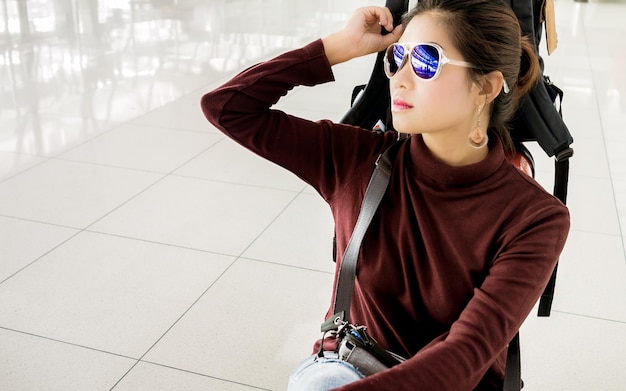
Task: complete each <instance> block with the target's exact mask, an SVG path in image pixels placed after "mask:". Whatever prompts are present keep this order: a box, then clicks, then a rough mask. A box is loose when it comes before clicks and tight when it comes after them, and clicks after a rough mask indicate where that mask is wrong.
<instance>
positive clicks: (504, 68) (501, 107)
mask: <svg viewBox="0 0 626 391" xmlns="http://www.w3.org/2000/svg"><path fill="white" fill-rule="evenodd" d="M424 13H432V14H433V15H435V16H436V17H438V18H440V20H441V22H442V23H444V25H445V26H446V28H447V30H448V33H449V34H450V37H451V39H452V43H453V44H454V46H455V47H456V48H457V49H458V50H459V52H460V53H461V55H462V56H463V57H464V59H465V61H468V62H470V63H472V64H474V65H476V68H468V72H470V75H471V77H472V79H473V80H474V81H478V80H479V78H480V75H485V74H487V73H489V72H493V71H496V70H498V71H500V72H502V74H503V75H504V79H505V80H506V82H507V84H508V85H509V87H510V92H509V93H508V94H505V93H504V92H501V93H500V94H499V95H498V96H497V97H496V99H495V100H494V101H493V108H492V110H491V116H490V118H489V126H490V128H491V129H492V130H493V131H495V132H496V134H498V135H499V136H500V139H501V140H502V144H503V145H504V147H505V150H506V151H507V152H512V150H513V142H512V141H511V135H510V134H509V130H508V128H507V122H508V121H509V120H510V119H511V118H512V116H513V114H514V113H515V110H516V108H517V105H518V103H519V100H520V98H521V97H522V96H524V95H525V94H526V93H527V92H528V91H529V90H530V89H531V88H532V87H533V86H534V85H535V84H536V83H537V80H538V78H539V75H540V66H539V59H538V57H537V54H536V51H535V48H534V47H533V46H532V45H531V44H530V41H529V40H528V38H527V37H522V35H521V28H520V24H519V21H518V20H517V17H516V16H515V14H514V13H513V11H512V10H511V8H510V7H509V6H508V4H506V3H505V2H504V1H502V0H419V1H418V3H417V5H416V6H415V8H413V9H412V10H411V11H409V12H408V13H407V14H405V15H404V17H403V19H402V24H403V25H404V26H405V27H406V25H407V24H408V23H409V22H410V21H411V20H412V19H413V18H414V17H415V16H417V15H420V14H424Z"/></svg>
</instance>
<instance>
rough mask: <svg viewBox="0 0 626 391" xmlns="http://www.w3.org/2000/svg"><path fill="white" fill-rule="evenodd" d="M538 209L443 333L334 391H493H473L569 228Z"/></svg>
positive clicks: (547, 208) (536, 292)
mask: <svg viewBox="0 0 626 391" xmlns="http://www.w3.org/2000/svg"><path fill="white" fill-rule="evenodd" d="M538 207H539V210H537V211H536V214H535V215H534V216H528V220H527V221H522V222H520V224H519V227H522V226H524V227H526V228H525V229H524V230H523V231H521V232H511V233H509V234H510V235H515V239H513V240H512V241H511V242H509V243H508V244H507V245H506V247H505V248H502V249H501V252H500V253H499V254H498V255H497V256H496V258H495V260H494V262H493V265H492V266H491V268H490V270H489V274H488V276H487V277H486V278H485V280H484V281H483V283H482V284H481V286H480V287H478V288H475V289H474V294H473V297H471V299H469V301H468V303H467V305H466V306H465V308H464V309H463V311H462V312H461V314H460V316H459V318H458V319H457V320H455V321H454V322H453V323H452V326H451V327H450V330H449V331H447V332H445V333H443V334H442V335H440V336H439V337H437V338H435V339H434V340H433V341H432V342H431V343H429V344H428V345H427V346H425V347H424V348H422V349H421V350H419V351H418V352H417V353H416V354H415V355H414V356H413V357H411V358H410V359H409V360H407V361H406V362H405V363H403V364H401V365H398V366H396V367H394V368H392V369H390V370H388V371H384V372H381V373H378V374H376V375H374V376H371V377H368V378H365V379H364V380H361V381H359V382H356V383H353V384H350V385H347V386H345V387H342V388H339V389H338V390H340V391H352V390H355V391H356V390H377V391H387V390H389V391H402V390H407V391H409V390H411V391H412V390H437V391H448V390H449V391H461V390H468V391H469V390H473V389H496V387H498V386H497V383H495V384H493V385H491V387H493V388H490V385H488V384H487V383H488V382H489V380H490V379H485V380H483V381H484V382H485V383H483V384H481V386H480V387H478V388H477V386H478V384H479V382H480V381H481V379H482V378H483V376H484V375H485V373H486V372H487V371H488V369H489V368H490V367H491V366H492V365H494V362H495V360H496V359H498V358H500V359H503V350H504V349H506V347H507V344H508V342H509V341H510V340H511V339H512V337H513V336H514V335H515V333H516V332H517V330H519V328H520V326H521V324H522V323H523V321H524V319H525V318H526V317H527V316H528V314H529V313H530V311H531V310H532V308H533V306H534V304H535V303H536V301H537V299H538V298H539V296H540V295H541V293H542V291H543V288H544V286H545V284H546V283H547V280H548V279H549V277H550V275H551V273H552V270H553V269H554V266H555V263H556V260H557V258H558V255H559V254H560V252H561V250H562V248H563V246H564V244H565V239H566V235H567V231H568V228H569V223H568V222H569V217H568V214H567V211H566V209H565V208H563V207H561V208H558V207H557V208H555V207H554V206H553V205H548V204H546V205H543V206H541V205H539V206H538ZM415 332H419V331H418V330H415ZM498 365H500V366H502V365H503V362H500V363H499V364H498ZM491 380H496V381H497V379H491ZM482 387H484V388H482Z"/></svg>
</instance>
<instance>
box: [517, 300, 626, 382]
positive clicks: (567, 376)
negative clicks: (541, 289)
mask: <svg viewBox="0 0 626 391" xmlns="http://www.w3.org/2000/svg"><path fill="white" fill-rule="evenodd" d="M520 338H521V352H522V353H521V358H522V378H523V380H524V390H527V391H543V390H554V391H578V390H603V391H620V390H622V389H623V388H624V379H626V377H625V376H624V369H623V357H624V344H623V343H622V341H624V340H625V339H626V324H624V323H619V322H611V321H606V320H602V319H594V318H586V317H581V316H575V315H569V314H562V313H558V312H556V313H553V314H552V315H551V316H550V317H548V318H539V317H535V316H531V317H530V318H528V320H527V321H526V323H525V324H524V327H523V328H522V330H521V332H520Z"/></svg>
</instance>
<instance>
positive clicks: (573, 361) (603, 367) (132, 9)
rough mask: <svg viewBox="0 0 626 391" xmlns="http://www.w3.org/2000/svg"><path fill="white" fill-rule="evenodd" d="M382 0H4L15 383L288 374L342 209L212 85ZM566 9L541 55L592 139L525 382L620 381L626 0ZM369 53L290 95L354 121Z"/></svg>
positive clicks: (571, 116)
mask: <svg viewBox="0 0 626 391" xmlns="http://www.w3.org/2000/svg"><path fill="white" fill-rule="evenodd" d="M371 3H374V4H380V5H382V4H384V2H383V1H381V0H378V1H373V2H370V1H368V2H366V1H362V0H349V1H341V2H338V1H325V2H311V1H299V0H298V1H288V2H286V1H280V0H263V1H261V0H251V1H245V2H244V1H243V0H235V1H224V0H221V1H197V0H159V1H156V0H151V1H148V0H147V1H135V0H88V1H80V2H67V1H61V0H28V1H23V0H2V1H0V52H1V56H0V102H1V104H0V389H1V390H40V389H47V390H171V389H185V390H207V389H209V390H226V391H230V390H239V391H244V390H253V389H265V390H281V389H284V388H285V384H286V380H287V376H288V374H289V372H290V371H291V369H292V368H293V367H294V366H295V365H296V363H297V362H298V361H299V360H300V359H302V358H303V357H305V356H306V355H307V354H309V353H310V349H311V344H312V342H313V340H315V339H316V338H318V337H319V333H318V329H319V322H320V319H321V318H322V317H323V315H324V313H325V309H326V307H327V303H328V300H329V296H330V289H331V284H332V274H331V273H332V270H333V264H332V263H331V261H330V249H331V247H330V239H331V238H332V230H333V224H332V219H331V217H330V213H329V211H328V210H327V208H326V206H325V204H324V203H323V201H321V199H320V198H319V197H318V196H317V195H316V194H315V192H314V191H312V190H311V189H310V188H309V187H307V186H305V184H304V183H302V182H301V181H300V180H299V179H297V178H296V177H294V176H293V175H291V174H289V173H286V172H284V171H282V170H280V169H278V168H277V167H275V166H274V165H272V164H269V163H266V162H264V161H261V160H259V159H258V158H257V157H256V156H252V155H250V154H248V153H246V152H245V151H243V150H241V149H239V148H237V147H236V146H235V145H234V144H233V143H232V142H230V141H229V140H226V139H224V137H223V136H222V135H221V134H220V133H218V132H217V131H216V130H215V129H214V128H213V127H212V126H211V125H209V124H208V123H207V122H206V120H205V119H204V118H203V116H202V113H201V112H200V110H199V105H198V102H199V98H200V96H201V95H202V94H203V93H204V92H206V91H209V90H211V89H213V88H214V87H215V86H217V85H219V84H220V83H221V82H223V81H225V80H227V79H228V77H230V76H232V75H233V74H234V73H236V72H238V71H240V70H242V69H243V68H245V67H247V66H249V65H251V64H252V63H254V62H257V61H260V60H263V59H267V58H269V57H271V56H273V55H274V54H277V53H279V52H282V51H285V50H288V49H291V48H295V47H298V46H301V45H303V44H305V43H307V42H309V41H310V40H312V39H314V38H317V37H319V36H322V35H324V34H326V33H328V32H330V31H333V30H334V29H336V28H338V27H339V26H341V25H342V24H343V23H344V21H345V19H346V18H347V17H348V15H349V14H350V13H351V11H352V10H353V9H354V8H356V7H357V6H361V5H366V4H371ZM556 14H557V27H558V32H559V47H558V49H557V51H556V52H555V53H554V54H553V55H552V56H549V57H548V56H547V54H545V53H544V59H545V61H546V73H547V74H549V75H550V77H551V78H552V80H553V81H554V82H555V83H556V84H557V85H558V86H560V87H561V88H563V90H564V91H565V100H564V104H563V110H564V116H565V119H566V121H567V123H568V125H569V127H570V130H571V132H572V134H573V135H574V138H575V144H574V149H575V151H576V154H575V156H574V158H573V159H572V163H571V175H570V186H569V195H568V205H569V207H570V210H571V213H572V232H571V234H570V240H569V242H568V244H567V246H566V248H565V251H564V253H563V256H562V258H561V262H560V268H559V278H558V282H557V292H556V298H555V302H554V306H553V308H554V311H553V314H552V316H551V317H550V318H547V319H544V318H537V317H535V316H534V315H533V316H531V317H530V318H529V319H528V320H527V322H526V324H525V325H524V327H523V329H522V345H523V346H522V354H523V356H522V360H523V361H522V365H523V373H524V380H525V384H526V387H525V388H524V389H525V390H529V391H534V390H622V389H623V387H624V386H623V384H624V383H626V374H624V371H623V369H622V366H623V365H622V363H623V357H624V355H626V344H624V343H623V341H624V340H625V339H626V305H625V303H624V300H625V299H624V298H625V297H626V284H625V282H626V258H625V255H624V239H625V236H626V235H624V233H623V232H622V229H621V227H623V226H625V225H626V158H624V153H623V151H624V149H625V148H626V133H624V129H623V128H624V123H626V43H625V42H624V39H623V38H624V37H625V36H626V25H625V24H624V23H623V21H624V20H626V19H625V18H626V3H624V2H623V1H621V2H604V1H589V2H575V1H572V0H557V1H556ZM542 50H543V48H542ZM372 63H373V58H372V57H371V56H369V57H366V58H363V59H359V60H355V61H354V62H351V63H348V64H342V65H340V66H337V67H336V69H335V74H336V78H337V81H336V82H335V83H332V84H328V85H325V86H322V87H319V88H316V89H308V88H299V89H296V90H295V91H294V92H293V93H292V94H290V95H289V96H288V97H287V98H285V99H284V100H282V101H281V102H280V104H279V107H280V108H281V109H284V110H287V111H289V112H291V113H294V114H297V115H302V116H305V117H309V118H314V119H319V118H330V119H334V120H338V119H339V118H341V116H342V114H343V113H344V112H345V110H346V109H347V107H348V102H349V97H350V94H351V89H352V87H353V86H354V85H357V84H362V83H364V82H365V81H367V78H368V77H369V74H370V72H371V66H372ZM529 147H530V149H531V151H532V152H533V154H534V156H535V159H536V161H537V179H538V180H539V181H540V182H541V183H542V184H543V185H544V186H545V187H546V188H547V189H550V190H551V188H552V183H553V177H552V175H553V161H552V160H550V159H548V158H547V157H546V156H545V154H544V153H543V151H542V150H541V149H540V148H539V147H538V146H536V145H532V144H531V145H529ZM241 357H248V359H250V361H251V362H256V363H260V364H259V365H248V364H245V363H242V362H241V360H240V358H241ZM261 364H262V365H261Z"/></svg>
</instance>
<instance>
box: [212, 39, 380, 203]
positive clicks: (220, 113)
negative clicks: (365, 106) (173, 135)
mask: <svg viewBox="0 0 626 391" xmlns="http://www.w3.org/2000/svg"><path fill="white" fill-rule="evenodd" d="M332 80H333V74H332V71H331V67H330V64H329V63H328V59H327V58H326V56H325V53H324V47H323V44H322V41H321V40H317V41H314V42H312V43H310V44H309V45H307V46H305V47H303V48H301V49H297V50H293V51H290V52H287V53H284V54H282V55H280V56H278V57H276V58H274V59H272V60H270V61H267V62H264V63H260V64H257V65H255V66H252V67H250V68H248V69H246V70H244V71H243V72H241V73H240V74H239V75H237V76H236V77H234V78H233V79H232V80H230V81H229V82H227V83H226V84H224V85H223V86H221V87H219V88H217V89H216V90H214V91H212V92H210V93H208V94H206V95H205V96H204V97H203V98H202V101H201V107H202V110H203V111H204V114H205V116H206V117H207V119H208V120H209V121H210V122H211V123H213V124H214V125H215V126H216V127H217V128H218V129H219V130H221V131H222V132H223V133H224V134H226V135H227V136H228V137H230V138H232V139H233V140H235V141H236V142H238V143H239V144H241V145H243V146H244V147H246V148H248V149H250V150H251V151H253V152H254V153H256V154H258V155H260V156H262V157H264V158H266V159H268V160H270V161H272V162H274V163H276V164H278V165H280V166H282V167H284V168H286V169H288V170H290V171H291V172H293V173H295V174H296V175H298V176H299V177H300V178H302V179H303V180H304V181H305V182H307V183H309V184H311V185H313V186H314V187H315V188H316V189H318V191H319V192H320V193H321V194H322V195H323V196H324V198H326V199H328V198H330V197H331V196H332V195H333V193H335V192H336V188H337V187H338V186H339V185H341V184H343V183H346V182H349V179H350V177H351V175H352V174H353V173H354V171H355V170H357V169H358V167H359V166H360V165H362V163H363V161H366V160H368V159H369V160H371V159H372V156H376V151H378V150H380V149H381V148H382V144H381V142H382V138H381V137H379V135H376V134H375V133H373V132H363V131H362V129H358V128H355V127H352V126H347V125H338V124H334V123H332V122H330V121H327V120H323V121H318V122H312V121H308V120H305V119H302V118H297V117H294V116H290V115H287V114H285V113H284V112H282V111H279V110H271V106H272V105H273V104H275V103H276V102H277V101H278V100H279V99H280V98H281V97H282V96H284V95H285V94H287V92H288V91H290V90H291V89H293V88H294V87H295V86H312V85H316V84H321V83H325V82H328V81H332ZM346 99H348V98H346ZM347 102H348V100H346V104H347ZM311 104H312V105H314V104H315V102H311ZM365 139H367V140H365ZM387 144H388V143H387ZM367 169H368V170H370V169H371V166H368V168H367Z"/></svg>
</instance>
